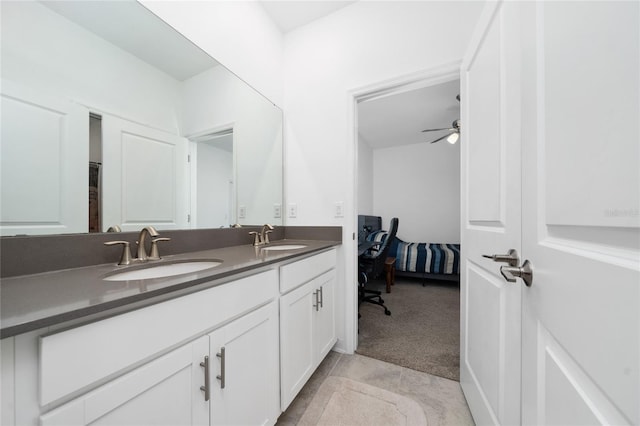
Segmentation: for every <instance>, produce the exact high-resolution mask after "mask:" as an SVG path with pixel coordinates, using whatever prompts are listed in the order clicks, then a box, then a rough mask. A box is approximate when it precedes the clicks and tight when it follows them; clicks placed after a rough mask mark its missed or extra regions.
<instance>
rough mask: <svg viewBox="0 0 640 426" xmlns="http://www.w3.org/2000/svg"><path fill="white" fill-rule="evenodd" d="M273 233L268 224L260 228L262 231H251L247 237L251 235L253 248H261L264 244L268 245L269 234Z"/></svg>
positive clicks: (271, 226)
mask: <svg viewBox="0 0 640 426" xmlns="http://www.w3.org/2000/svg"><path fill="white" fill-rule="evenodd" d="M271 232H273V225H269V224H268V223H267V224H265V225H263V226H262V230H261V231H260V232H256V231H251V232H249V235H253V245H254V246H263V245H265V244H269V234H270V233H271Z"/></svg>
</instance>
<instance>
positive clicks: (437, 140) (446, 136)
mask: <svg viewBox="0 0 640 426" xmlns="http://www.w3.org/2000/svg"><path fill="white" fill-rule="evenodd" d="M452 134H453V133H449V134H447V135H444V136H443V137H441V138H438V139H436V140H435V141H433V142H431V143H436V142H440V141H441V140H442V139H444V138H448V137H449V136H451V135H452Z"/></svg>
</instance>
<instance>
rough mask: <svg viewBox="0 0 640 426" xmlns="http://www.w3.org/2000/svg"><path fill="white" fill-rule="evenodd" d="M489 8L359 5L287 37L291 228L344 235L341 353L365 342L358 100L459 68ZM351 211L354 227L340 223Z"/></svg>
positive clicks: (446, 4) (396, 3)
mask: <svg viewBox="0 0 640 426" xmlns="http://www.w3.org/2000/svg"><path fill="white" fill-rule="evenodd" d="M482 7H483V3H481V2H445V1H442V2H436V1H424V2H399V1H393V2H392V1H384V2H365V1H361V2H357V3H354V4H352V5H350V6H347V7H345V8H343V9H340V10H338V11H337V12H335V13H333V14H331V15H328V16H327V17H325V18H323V19H320V20H318V21H315V22H313V23H311V24H308V25H306V26H303V27H301V28H299V29H297V30H294V31H292V32H291V33H288V34H287V35H286V37H285V54H284V55H285V56H284V58H285V62H284V81H285V93H284V110H285V143H286V159H285V165H286V168H285V176H286V177H287V179H286V182H285V199H286V200H290V201H296V202H297V205H298V217H297V218H295V219H287V224H289V225H342V226H343V246H342V249H341V250H340V252H339V253H340V256H341V259H340V268H341V270H340V272H339V273H340V274H341V275H340V276H339V277H338V282H339V283H341V284H342V285H343V287H342V288H338V289H337V300H338V305H337V311H338V319H337V320H338V324H339V326H338V339H339V340H338V347H339V348H340V349H344V350H347V351H349V350H351V349H353V348H352V347H350V344H351V343H352V340H354V339H356V336H357V334H356V330H355V328H354V323H353V318H354V317H355V312H353V306H352V304H355V293H354V292H355V290H354V285H355V284H354V283H355V280H354V278H355V270H354V269H355V268H354V264H355V259H354V254H353V253H355V244H354V242H353V240H352V239H351V237H352V233H353V232H355V226H356V223H355V222H356V221H355V215H356V210H357V205H356V203H357V200H356V199H354V198H355V197H354V194H355V188H354V186H353V181H354V180H355V176H354V175H355V171H354V157H355V155H356V152H355V151H356V148H355V147H354V141H353V138H354V129H353V128H350V126H349V125H348V120H349V118H348V117H349V116H350V114H351V111H353V104H352V102H353V101H352V97H350V95H349V93H350V92H351V91H354V90H359V89H362V88H363V87H365V86H370V85H373V84H376V83H380V82H383V81H387V80H389V79H395V78H399V77H401V76H404V75H407V74H410V73H417V72H420V71H424V70H428V69H431V68H434V67H437V66H440V65H443V64H448V63H451V62H454V61H459V60H460V59H461V58H462V56H463V54H464V51H465V49H466V47H467V44H468V42H469V39H470V35H471V32H472V31H473V28H474V27H475V24H476V21H477V19H478V17H479V14H480V11H481V10H482ZM336 201H344V208H345V217H344V218H335V217H334V203H335V202H336Z"/></svg>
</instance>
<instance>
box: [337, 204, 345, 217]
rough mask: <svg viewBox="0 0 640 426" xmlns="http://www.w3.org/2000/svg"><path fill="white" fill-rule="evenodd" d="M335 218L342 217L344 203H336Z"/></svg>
mask: <svg viewBox="0 0 640 426" xmlns="http://www.w3.org/2000/svg"><path fill="white" fill-rule="evenodd" d="M336 217H344V203H343V202H342V201H337V202H336Z"/></svg>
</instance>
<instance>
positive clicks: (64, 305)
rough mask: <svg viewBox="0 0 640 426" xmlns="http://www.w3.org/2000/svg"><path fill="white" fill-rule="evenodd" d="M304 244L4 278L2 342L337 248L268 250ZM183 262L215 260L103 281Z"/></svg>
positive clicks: (322, 244)
mask: <svg viewBox="0 0 640 426" xmlns="http://www.w3.org/2000/svg"><path fill="white" fill-rule="evenodd" d="M282 244H304V245H305V246H306V247H304V248H301V249H298V250H282V251H264V250H262V248H261V247H253V246H252V245H242V246H233V247H225V248H218V249H212V250H203V251H197V252H191V253H183V254H178V255H173V256H166V257H164V258H163V259H161V260H159V261H154V262H147V263H140V264H135V265H131V266H117V265H114V264H106V265H96V266H87V267H82V268H74V269H66V270H60V271H52V272H46V273H40V274H33V275H22V276H16V277H9V278H3V279H2V280H1V281H0V295H1V296H2V297H1V298H0V300H1V304H0V326H1V331H0V338H5V337H11V336H15V335H17V334H22V333H25V332H28V331H32V330H36V329H39V328H42V327H48V326H52V325H56V324H62V323H64V322H67V321H71V320H79V319H82V318H87V320H89V319H91V320H93V319H96V318H99V317H100V316H109V315H113V314H115V313H121V312H125V311H127V310H132V309H137V308H140V307H142V306H147V305H150V304H154V303H158V302H161V301H163V300H167V299H169V298H172V297H178V296H182V295H184V294H187V293H191V292H195V291H200V290H203V289H205V288H209V287H212V286H215V285H220V284H223V283H225V282H228V281H231V280H233V279H234V278H239V277H241V276H243V275H247V274H249V273H255V272H259V271H260V270H261V269H263V268H264V267H269V265H273V264H275V263H278V262H286V261H288V260H295V259H297V258H300V257H304V256H306V255H309V254H312V253H316V252H319V251H322V250H325V249H327V248H330V247H334V246H337V245H340V244H341V242H339V241H318V240H280V241H277V242H274V243H273V244H271V245H282ZM185 259H215V260H221V261H222V264H221V265H220V266H217V267H215V268H212V269H206V270H203V271H199V272H193V273H188V274H182V275H175V276H171V277H166V278H154V279H145V280H130V281H105V280H104V279H103V278H104V277H105V276H106V275H108V274H111V273H113V272H114V271H120V270H124V269H127V268H144V267H149V266H155V265H160V264H162V263H170V262H172V261H176V260H185Z"/></svg>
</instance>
